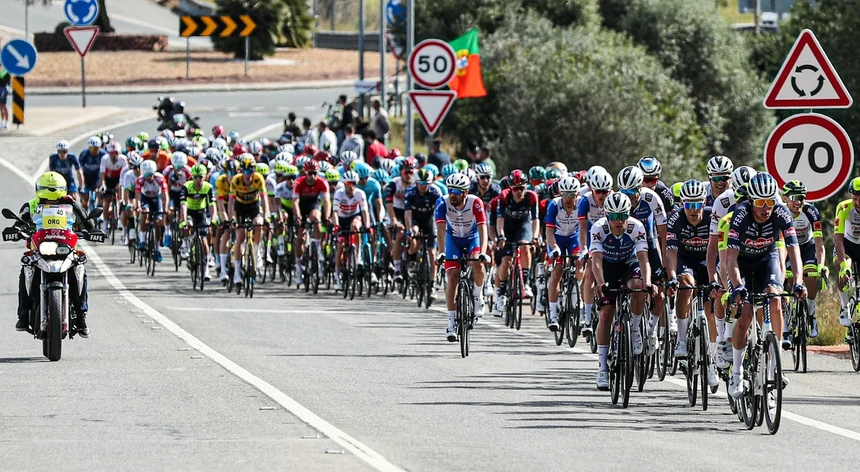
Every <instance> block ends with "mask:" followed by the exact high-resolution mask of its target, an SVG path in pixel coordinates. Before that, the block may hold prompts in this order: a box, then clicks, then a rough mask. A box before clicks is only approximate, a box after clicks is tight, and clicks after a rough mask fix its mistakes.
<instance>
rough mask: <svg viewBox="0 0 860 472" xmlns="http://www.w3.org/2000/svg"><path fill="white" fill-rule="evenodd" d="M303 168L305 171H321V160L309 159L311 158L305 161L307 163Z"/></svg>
mask: <svg viewBox="0 0 860 472" xmlns="http://www.w3.org/2000/svg"><path fill="white" fill-rule="evenodd" d="M302 170H303V171H305V172H319V170H320V163H319V162H317V161H315V160H312V159H309V160H308V161H307V162H305V164H304V165H303V166H302Z"/></svg>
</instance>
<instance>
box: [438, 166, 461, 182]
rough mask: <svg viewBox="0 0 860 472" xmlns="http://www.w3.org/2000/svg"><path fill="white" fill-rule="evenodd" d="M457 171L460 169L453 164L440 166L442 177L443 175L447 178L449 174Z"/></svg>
mask: <svg viewBox="0 0 860 472" xmlns="http://www.w3.org/2000/svg"><path fill="white" fill-rule="evenodd" d="M459 171H460V170H459V169H457V167H456V166H454V164H445V165H444V166H442V177H445V178H446V179H447V178H448V176H450V175H451V174H456V173H457V172H459Z"/></svg>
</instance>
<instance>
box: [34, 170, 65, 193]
mask: <svg viewBox="0 0 860 472" xmlns="http://www.w3.org/2000/svg"><path fill="white" fill-rule="evenodd" d="M66 194H67V190H66V178H65V177H63V176H62V174H60V173H58V172H45V173H44V174H42V175H41V176H39V179H38V180H36V198H38V199H39V200H59V199H60V198H62V197H65V196H66Z"/></svg>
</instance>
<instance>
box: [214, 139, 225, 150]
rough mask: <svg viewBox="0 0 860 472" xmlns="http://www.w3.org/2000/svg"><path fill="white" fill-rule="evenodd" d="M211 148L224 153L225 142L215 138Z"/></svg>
mask: <svg viewBox="0 0 860 472" xmlns="http://www.w3.org/2000/svg"><path fill="white" fill-rule="evenodd" d="M212 147H213V148H215V149H217V150H219V151H221V152H224V151H226V150H227V141H226V140H225V139H224V138H215V141H212Z"/></svg>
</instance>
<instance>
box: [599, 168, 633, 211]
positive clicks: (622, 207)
mask: <svg viewBox="0 0 860 472" xmlns="http://www.w3.org/2000/svg"><path fill="white" fill-rule="evenodd" d="M607 175H608V174H607ZM630 206H631V205H630V199H629V198H627V195H624V194H623V193H621V192H615V193H613V194H611V195H609V196H608V197H606V202H604V203H603V210H604V211H605V212H606V213H630Z"/></svg>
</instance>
